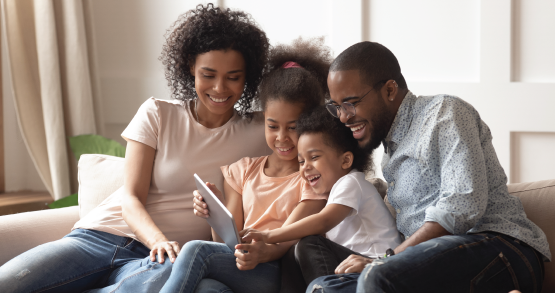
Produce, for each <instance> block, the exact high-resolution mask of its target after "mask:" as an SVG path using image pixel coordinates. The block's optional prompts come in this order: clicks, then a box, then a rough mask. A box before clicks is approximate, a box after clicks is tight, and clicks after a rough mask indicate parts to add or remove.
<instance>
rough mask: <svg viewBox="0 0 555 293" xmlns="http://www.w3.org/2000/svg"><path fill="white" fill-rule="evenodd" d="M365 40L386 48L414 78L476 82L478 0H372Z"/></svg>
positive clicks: (478, 21) (478, 29) (477, 77)
mask: <svg viewBox="0 0 555 293" xmlns="http://www.w3.org/2000/svg"><path fill="white" fill-rule="evenodd" d="M368 9H369V12H368V17H369V26H370V27H369V30H368V31H369V36H368V37H369V40H370V41H373V42H379V43H381V44H383V45H385V46H386V47H388V48H389V49H390V50H391V51H392V52H393V53H394V54H395V55H396V57H397V59H398V60H399V63H400V64H401V68H402V72H403V75H404V76H405V79H407V81H408V80H410V81H413V82H478V81H479V79H480V74H479V70H480V63H479V62H480V56H479V53H480V2H479V1H478V0H472V1H442V0H422V1H411V0H398V1H388V0H371V1H370V5H369V6H368Z"/></svg>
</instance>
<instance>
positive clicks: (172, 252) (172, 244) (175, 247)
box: [150, 241, 181, 263]
mask: <svg viewBox="0 0 555 293" xmlns="http://www.w3.org/2000/svg"><path fill="white" fill-rule="evenodd" d="M180 251H181V248H180V247H179V243H178V242H177V241H159V242H156V243H155V244H154V245H153V246H152V249H151V250H150V260H151V261H156V254H158V260H159V261H158V262H159V263H164V261H165V259H164V254H165V253H167V254H168V256H169V258H170V261H171V262H172V263H174V262H175V258H176V257H177V256H178V255H179V252H180Z"/></svg>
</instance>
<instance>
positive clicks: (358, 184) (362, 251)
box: [243, 107, 402, 293]
mask: <svg viewBox="0 0 555 293" xmlns="http://www.w3.org/2000/svg"><path fill="white" fill-rule="evenodd" d="M297 133H298V134H299V142H298V144H297V146H298V149H299V155H298V158H299V164H300V166H301V167H300V168H301V170H300V172H301V176H302V177H303V178H304V179H305V180H306V181H307V182H308V184H309V185H310V186H311V187H312V189H313V190H314V192H315V193H317V194H325V195H329V198H328V202H327V204H326V207H325V208H324V209H322V211H320V212H319V213H318V214H315V215H311V216H309V217H306V218H304V219H302V220H300V221H298V222H296V223H293V224H291V225H289V226H286V227H283V228H279V229H275V230H271V231H261V232H259V231H249V232H247V234H246V235H245V236H244V237H243V238H244V240H245V241H249V240H251V239H259V240H263V241H264V242H266V243H279V242H283V241H289V240H292V239H299V238H303V237H305V236H309V235H322V234H326V236H327V238H326V237H323V236H309V237H305V238H303V239H302V240H301V241H300V242H299V243H298V244H297V247H296V249H295V259H296V260H297V261H298V263H299V266H300V268H301V269H302V274H297V275H300V277H304V282H303V280H302V279H301V280H298V279H296V280H295V281H294V282H295V283H297V285H296V286H295V287H296V288H295V289H290V290H289V291H288V292H291V293H292V292H304V291H305V290H306V284H310V282H312V281H313V280H314V279H316V278H318V277H321V276H327V275H332V274H335V273H338V272H341V273H345V272H347V273H348V272H350V271H352V268H349V267H348V264H347V263H343V264H341V263H342V262H343V261H344V260H345V259H347V257H349V255H351V254H355V255H362V256H366V257H368V258H372V259H375V258H378V257H381V256H384V254H385V253H386V251H387V250H388V249H389V248H391V249H393V248H395V247H397V246H398V245H399V244H401V242H402V240H401V236H400V234H399V232H398V231H397V228H396V225H395V220H394V219H393V217H392V215H391V214H390V212H389V210H388V209H387V207H386V206H385V204H384V202H383V199H382V198H381V196H380V195H379V193H378V191H377V190H376V188H375V187H374V186H373V185H372V184H371V183H370V182H368V181H366V180H365V178H364V177H365V176H364V173H363V172H361V171H366V170H367V169H368V168H369V165H370V160H369V154H368V153H365V152H363V151H361V150H360V149H359V147H358V142H357V140H356V139H355V138H354V137H353V135H352V131H351V129H349V128H348V127H346V126H345V124H343V123H342V122H341V121H339V119H336V118H334V117H332V116H331V115H329V113H328V111H327V110H326V109H325V108H324V107H320V108H318V109H316V110H315V111H313V112H312V113H310V114H309V115H303V116H302V117H301V118H300V119H299V121H298V122H297ZM369 262H370V260H369ZM340 264H341V265H340ZM341 266H343V267H341ZM288 271H289V272H295V271H297V272H298V268H296V267H289V268H288ZM289 275H291V274H289ZM338 286H339V284H338ZM289 287H293V286H289Z"/></svg>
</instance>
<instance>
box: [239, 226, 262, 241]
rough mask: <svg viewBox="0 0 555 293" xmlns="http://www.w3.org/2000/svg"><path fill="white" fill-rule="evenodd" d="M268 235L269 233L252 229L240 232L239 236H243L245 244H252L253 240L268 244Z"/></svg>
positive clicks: (242, 239)
mask: <svg viewBox="0 0 555 293" xmlns="http://www.w3.org/2000/svg"><path fill="white" fill-rule="evenodd" d="M268 234H269V233H268V232H261V231H258V230H255V229H251V228H247V229H245V230H243V231H241V232H239V235H240V236H242V238H241V241H242V242H243V243H251V242H252V240H255V241H262V242H265V243H268V237H269V235H268Z"/></svg>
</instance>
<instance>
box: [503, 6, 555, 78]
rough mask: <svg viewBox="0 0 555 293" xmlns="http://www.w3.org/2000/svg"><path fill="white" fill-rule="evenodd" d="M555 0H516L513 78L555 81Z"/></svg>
mask: <svg viewBox="0 0 555 293" xmlns="http://www.w3.org/2000/svg"><path fill="white" fill-rule="evenodd" d="M553 12H555V1H546V0H513V18H514V22H513V37H514V40H513V45H514V52H513V54H514V55H513V58H514V67H513V69H514V72H513V80H514V81H522V82H550V83H552V82H555V53H554V52H555V17H553Z"/></svg>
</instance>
